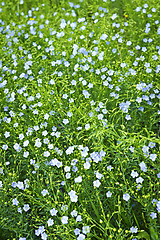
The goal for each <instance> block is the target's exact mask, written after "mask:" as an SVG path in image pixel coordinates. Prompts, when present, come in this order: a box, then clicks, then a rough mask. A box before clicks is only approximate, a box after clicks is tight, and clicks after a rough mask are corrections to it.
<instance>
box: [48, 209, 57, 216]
mask: <svg viewBox="0 0 160 240" xmlns="http://www.w3.org/2000/svg"><path fill="white" fill-rule="evenodd" d="M57 212H58V211H57V210H56V209H55V208H53V209H51V210H50V214H51V216H56V215H57Z"/></svg>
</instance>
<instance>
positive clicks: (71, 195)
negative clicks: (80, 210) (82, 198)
mask: <svg viewBox="0 0 160 240" xmlns="http://www.w3.org/2000/svg"><path fill="white" fill-rule="evenodd" d="M68 195H69V196H70V199H71V202H77V200H78V196H77V195H76V192H75V191H73V190H71V191H70V192H69V193H68Z"/></svg>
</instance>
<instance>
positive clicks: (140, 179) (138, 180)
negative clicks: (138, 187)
mask: <svg viewBox="0 0 160 240" xmlns="http://www.w3.org/2000/svg"><path fill="white" fill-rule="evenodd" d="M143 181H144V179H143V178H142V177H139V178H136V183H142V182H143Z"/></svg>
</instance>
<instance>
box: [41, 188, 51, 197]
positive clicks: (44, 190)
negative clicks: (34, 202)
mask: <svg viewBox="0 0 160 240" xmlns="http://www.w3.org/2000/svg"><path fill="white" fill-rule="evenodd" d="M41 193H42V195H43V197H44V196H46V195H47V194H48V195H49V192H48V190H46V189H43V190H42V192H41Z"/></svg>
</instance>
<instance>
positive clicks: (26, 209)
mask: <svg viewBox="0 0 160 240" xmlns="http://www.w3.org/2000/svg"><path fill="white" fill-rule="evenodd" d="M29 209H30V206H29V204H24V207H23V210H24V211H25V212H27V211H28V210H29Z"/></svg>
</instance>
